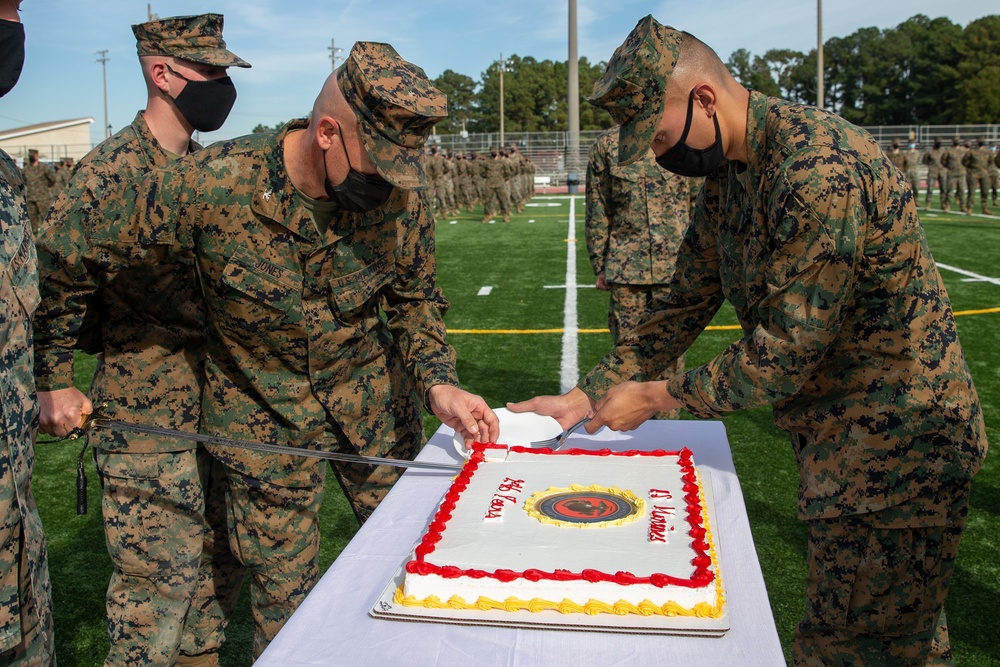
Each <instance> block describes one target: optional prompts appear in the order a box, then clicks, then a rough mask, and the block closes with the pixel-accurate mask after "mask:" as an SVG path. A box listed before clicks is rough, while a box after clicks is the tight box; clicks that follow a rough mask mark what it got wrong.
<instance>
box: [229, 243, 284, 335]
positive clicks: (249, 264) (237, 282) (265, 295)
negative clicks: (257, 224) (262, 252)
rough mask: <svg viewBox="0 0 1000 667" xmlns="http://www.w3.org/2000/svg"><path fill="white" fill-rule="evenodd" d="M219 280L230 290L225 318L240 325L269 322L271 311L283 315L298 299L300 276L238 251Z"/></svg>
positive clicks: (271, 316) (245, 252) (260, 258)
mask: <svg viewBox="0 0 1000 667" xmlns="http://www.w3.org/2000/svg"><path fill="white" fill-rule="evenodd" d="M221 280H222V283H223V284H224V285H226V286H227V287H230V288H232V290H233V292H231V293H230V295H229V300H230V301H231V302H232V304H231V307H232V310H227V314H229V315H231V316H233V317H240V318H242V319H243V321H244V322H253V321H257V320H259V319H261V318H265V319H271V318H273V317H274V315H275V311H277V312H280V313H287V312H288V311H289V310H290V309H291V308H292V307H293V306H295V304H296V303H298V301H299V299H301V292H302V276H300V275H298V274H296V273H293V272H291V271H288V270H287V269H283V268H281V267H279V266H277V265H275V264H272V263H271V262H269V261H268V260H266V259H264V258H262V257H259V256H257V255H255V254H253V253H251V252H249V251H247V250H245V249H242V248H241V249H240V250H238V251H237V252H236V254H234V255H233V256H232V257H231V258H230V260H229V263H228V264H227V265H226V268H225V269H223V271H222V276H221ZM227 308H230V305H229V304H227Z"/></svg>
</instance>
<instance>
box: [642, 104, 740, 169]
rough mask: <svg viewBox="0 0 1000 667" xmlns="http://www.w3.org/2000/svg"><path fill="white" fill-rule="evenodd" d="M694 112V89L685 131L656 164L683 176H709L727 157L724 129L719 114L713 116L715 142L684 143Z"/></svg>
mask: <svg viewBox="0 0 1000 667" xmlns="http://www.w3.org/2000/svg"><path fill="white" fill-rule="evenodd" d="M693 112H694V91H693V90H692V91H691V96H690V97H689V98H688V109H687V120H686V121H685V122H684V132H683V134H681V138H680V141H678V142H677V143H676V144H675V145H674V147H673V148H671V149H670V150H668V151H667V152H666V153H664V154H663V155H661V156H660V157H658V158H656V164H658V165H660V166H661V167H663V168H664V169H666V170H667V171H671V172H673V173H675V174H680V175H681V176H708V175H709V174H713V173H715V172H716V171H717V170H718V169H719V167H720V166H721V165H722V163H723V162H724V161H725V159H726V154H725V153H724V152H723V151H722V131H721V130H720V129H719V115H718V114H715V115H713V116H712V120H713V121H715V143H713V144H712V145H711V146H708V147H707V148H691V147H690V146H688V145H687V144H685V143H684V140H685V139H687V136H688V132H689V131H690V130H691V116H692V114H693Z"/></svg>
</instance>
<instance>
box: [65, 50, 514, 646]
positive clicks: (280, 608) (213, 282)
mask: <svg viewBox="0 0 1000 667" xmlns="http://www.w3.org/2000/svg"><path fill="white" fill-rule="evenodd" d="M445 109H446V101H445V97H444V96H443V95H442V94H441V93H440V92H439V91H437V90H436V89H434V88H433V87H432V86H431V84H430V82H429V81H428V80H427V78H426V76H425V75H424V73H423V71H422V70H421V69H419V68H418V67H416V66H414V65H412V64H410V63H407V62H406V61H403V60H402V59H401V58H400V57H399V55H398V54H397V53H396V52H395V50H393V49H392V47H390V46H389V45H387V44H377V43H372V42H359V43H358V44H356V45H355V46H354V48H353V49H352V51H351V53H350V56H349V57H348V59H347V60H346V61H345V63H344V64H343V65H341V66H340V67H339V68H338V70H337V71H336V72H335V73H334V74H333V75H331V76H330V77H329V78H328V79H327V82H326V84H325V85H324V87H323V91H322V92H321V93H320V96H319V98H318V99H317V101H316V103H315V105H314V108H313V113H312V115H311V117H310V120H309V121H306V120H293V121H291V122H289V123H288V124H286V125H285V126H284V127H283V128H282V129H281V130H280V131H278V132H277V133H274V134H255V135H250V136H246V137H241V138H238V139H234V140H232V141H228V142H225V143H220V144H215V145H214V146H211V147H209V148H206V149H204V150H202V151H200V152H198V153H197V154H195V155H192V156H188V157H185V158H182V159H180V160H177V161H175V162H174V163H172V164H170V165H168V166H166V167H162V168H159V169H156V170H154V171H153V172H151V173H150V174H149V175H148V176H147V177H146V178H144V179H143V181H142V182H141V183H139V184H137V186H136V187H135V188H134V189H132V190H131V191H130V192H129V193H127V194H126V195H125V196H124V197H122V198H120V201H119V204H120V206H119V208H116V209H114V210H109V211H108V212H107V218H108V219H109V220H112V221H114V223H113V224H109V225H108V226H106V227H102V228H100V229H93V228H86V227H83V228H81V227H78V226H77V227H71V228H69V229H67V230H66V232H65V234H66V236H67V238H69V239H71V240H72V243H74V244H75V245H76V250H75V252H73V253H65V254H63V258H64V259H63V267H62V268H60V269H59V270H58V271H57V273H56V274H54V275H55V276H56V277H58V275H73V276H79V278H78V279H77V282H76V290H75V293H72V294H71V293H70V292H69V291H67V292H65V293H64V298H63V300H62V304H61V305H62V312H63V313H64V315H63V318H62V319H63V320H64V326H66V327H67V328H70V329H72V327H74V326H76V325H78V322H79V321H80V319H81V306H83V305H85V300H86V296H87V294H88V293H89V292H91V291H92V290H93V289H94V288H95V287H96V284H95V282H96V281H95V280H94V276H93V274H92V272H88V271H87V267H88V266H89V265H91V264H96V265H97V266H99V267H100V268H102V269H104V270H107V271H111V270H115V269H117V268H119V267H127V266H134V265H142V264H146V263H154V264H155V263H163V262H168V261H171V260H175V259H177V258H180V257H183V256H184V255H185V253H194V261H195V265H196V268H197V271H198V274H199V276H200V279H201V281H200V282H201V288H202V290H203V292H204V298H205V303H206V307H207V312H208V314H209V324H208V327H207V329H206V349H207V358H206V373H205V375H206V388H205V392H204V393H203V401H202V422H201V430H202V431H205V432H207V433H211V434H216V435H225V436H228V437H235V438H241V439H247V440H256V441H264V442H273V443H278V444H281V445H286V446H292V447H302V448H309V449H327V450H337V451H347V452H352V453H357V452H361V453H363V454H367V455H373V456H393V457H396V458H412V456H413V455H414V454H415V453H416V452H417V450H418V449H419V447H420V446H421V444H422V442H423V425H422V412H421V409H422V407H423V406H427V407H428V408H429V409H431V410H432V411H433V412H434V413H435V414H436V415H437V416H438V417H439V418H440V419H441V420H442V421H443V422H444V423H446V424H449V425H451V426H454V427H456V429H457V430H459V431H460V432H461V433H462V434H463V437H464V438H465V439H466V441H467V442H468V441H471V439H472V438H474V437H483V438H489V439H491V440H494V439H495V438H496V437H498V435H499V433H498V421H497V419H496V415H495V414H493V413H492V411H490V410H489V408H488V407H487V406H486V404H485V402H484V401H483V400H482V399H481V398H479V397H477V396H473V395H471V394H469V393H468V392H463V391H462V390H460V389H458V381H457V377H456V373H455V354H454V350H453V349H452V348H451V347H450V346H449V345H448V344H447V343H446V341H445V327H444V323H443V315H444V312H445V311H446V310H447V305H448V304H447V301H446V300H445V299H444V297H443V296H442V294H441V292H440V290H439V289H438V288H437V287H436V285H435V275H436V263H435V258H434V223H433V218H432V216H431V213H430V209H429V204H428V202H427V200H426V199H425V197H424V196H423V192H422V190H420V188H421V186H422V185H423V184H424V178H423V172H422V169H421V162H422V159H421V155H420V150H421V147H422V145H423V142H424V140H425V139H426V137H427V135H428V134H429V132H430V129H431V127H432V126H433V124H434V123H436V122H437V121H439V120H441V119H442V118H443V117H444V116H445V113H446V111H445ZM369 165H370V166H369ZM362 170H363V171H362ZM373 172H374V173H373ZM338 174H340V175H338ZM331 179H335V180H331ZM418 401H419V402H418ZM421 403H422V405H421ZM484 429H485V430H484ZM212 452H213V454H214V455H215V456H216V458H217V459H218V460H219V461H221V462H222V463H223V464H224V465H225V466H226V472H227V482H228V494H227V513H228V522H229V538H230V544H231V548H232V549H233V552H234V553H235V554H237V556H238V557H239V558H240V560H241V562H242V563H243V564H244V565H245V566H246V567H247V570H248V573H249V574H250V575H251V581H250V583H251V588H250V592H251V608H252V609H251V611H252V615H253V621H254V654H255V655H259V654H260V653H261V652H262V651H263V650H264V648H265V647H266V646H267V644H268V643H269V642H270V641H271V639H273V637H274V636H275V634H277V632H278V630H279V629H280V628H281V626H282V625H283V624H284V622H285V621H286V620H287V619H288V617H289V616H290V615H291V613H292V612H293V611H294V610H295V608H296V607H297V606H298V605H299V604H300V603H301V602H302V600H303V599H304V598H305V596H306V594H307V593H308V592H309V590H310V589H311V588H312V586H313V584H314V583H315V581H316V579H317V577H318V575H319V571H318V562H317V555H318V550H319V536H320V532H319V527H318V525H317V512H318V510H319V507H320V505H321V503H322V498H323V484H324V477H325V472H326V467H325V464H320V463H317V462H316V460H315V459H310V458H306V457H297V456H288V455H274V454H268V453H260V452H255V451H251V450H246V449H236V448H229V447H213V448H212ZM334 470H335V472H336V473H337V477H338V481H339V482H340V483H341V485H342V486H343V487H344V490H345V492H346V493H347V495H348V498H349V500H350V502H351V504H352V506H353V507H354V510H355V512H356V513H357V514H358V515H359V517H360V518H364V517H366V516H367V515H369V514H370V513H371V512H372V511H373V510H374V509H375V507H376V505H377V504H378V502H379V501H380V500H381V499H382V498H383V497H384V496H385V494H386V493H387V492H388V490H389V488H390V487H391V485H392V484H393V483H394V482H395V480H396V479H397V478H398V476H399V469H397V468H390V467H386V466H380V467H372V466H362V465H354V464H344V463H338V464H335V466H334Z"/></svg>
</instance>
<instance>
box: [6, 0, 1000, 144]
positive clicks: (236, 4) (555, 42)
mask: <svg viewBox="0 0 1000 667" xmlns="http://www.w3.org/2000/svg"><path fill="white" fill-rule="evenodd" d="M147 4H151V5H152V11H153V12H154V13H155V14H158V15H159V16H161V17H166V16H178V15H185V14H200V13H204V12H217V13H221V14H224V15H225V18H226V22H225V38H226V41H227V43H228V46H229V48H230V49H231V50H232V51H234V52H235V53H237V54H238V55H240V56H241V57H243V58H244V59H246V60H248V61H250V63H252V64H253V68H252V69H248V70H242V69H237V68H233V69H232V70H231V71H230V74H231V75H232V76H233V79H234V81H235V83H236V87H237V90H238V92H239V98H238V99H237V101H236V106H235V108H234V109H233V113H232V114H231V115H230V117H229V120H228V122H227V123H226V125H225V126H223V128H222V129H220V130H219V131H217V132H212V133H208V134H204V135H202V136H201V140H202V142H203V143H209V142H212V141H217V140H220V139H227V138H230V137H233V136H239V135H241V134H246V133H248V132H250V131H251V130H252V129H253V127H254V126H256V125H257V124H259V123H263V124H266V125H274V124H276V123H279V122H283V121H285V120H287V119H289V118H292V117H296V116H304V115H305V114H306V113H307V112H308V110H309V109H310V108H311V106H312V101H313V99H314V97H315V96H316V93H317V92H318V91H319V88H320V86H321V85H322V83H323V80H324V79H325V77H326V76H327V75H328V74H329V72H330V70H331V63H330V51H329V47H330V41H331V39H334V40H335V41H336V45H337V47H338V48H343V49H344V54H345V55H346V53H347V52H348V51H349V49H350V46H351V45H352V44H353V43H354V42H355V41H358V40H371V41H384V42H389V43H391V44H392V45H393V46H395V47H396V50H397V51H399V53H400V54H401V55H402V56H403V57H404V58H406V59H407V60H410V61H411V62H414V63H416V64H417V65H420V66H421V67H423V68H424V70H426V72H427V74H428V75H429V76H430V77H431V78H434V77H436V76H438V75H440V74H441V73H442V72H443V71H444V70H446V69H451V70H454V71H456V72H460V73H462V74H466V75H468V76H470V77H472V78H473V79H476V80H478V79H479V78H480V76H481V74H482V72H483V71H485V70H486V69H487V68H488V67H489V66H490V64H491V63H492V62H494V61H496V60H497V59H498V58H499V57H500V54H501V53H503V54H504V55H510V54H517V55H518V56H522V57H524V56H533V57H535V58H536V59H538V60H545V59H551V60H566V59H567V55H568V45H567V35H568V26H567V23H568V2H567V1H566V0H503V1H502V2H482V1H481V0H478V1H477V0H417V1H409V2H404V1H400V0H380V1H374V0H341V1H340V2H330V1H329V0H325V1H323V2H320V1H319V0H296V1H295V2H288V1H287V0H284V1H279V0H214V1H213V2H204V1H200V2H195V1H193V0H154V1H153V2H152V3H147V2H143V1H140V0H24V2H23V4H22V5H21V18H22V21H23V22H24V24H25V28H26V31H27V46H26V48H27V55H26V62H25V67H24V72H23V74H22V75H21V80H20V82H19V83H18V85H17V87H16V88H15V89H14V90H13V91H12V92H11V93H9V94H8V95H7V96H6V97H4V98H3V99H0V129H9V128H13V127H19V126H22V125H30V124H33V123H40V122H47V121H54V120H66V119H70V118H82V117H87V116H90V117H93V118H94V120H95V122H94V124H93V125H92V126H91V128H92V129H91V138H92V140H93V141H94V142H95V143H96V142H97V141H99V140H100V139H101V128H102V126H103V125H104V97H103V92H102V72H101V70H102V67H101V65H100V64H99V63H98V62H97V55H96V51H98V50H104V49H106V50H107V51H108V54H107V56H108V58H109V61H108V62H107V80H108V120H109V124H110V125H111V126H112V127H113V128H114V130H115V131H117V130H118V129H119V128H121V127H122V126H124V125H126V124H128V123H130V122H131V121H132V118H133V117H134V116H135V113H136V111H138V110H139V109H141V108H143V107H144V105H145V99H146V96H145V88H144V86H143V84H142V80H141V76H140V73H139V66H138V63H137V60H136V55H135V39H134V37H133V35H132V30H131V28H130V26H131V24H133V23H141V22H143V21H145V20H147ZM290 8H294V11H291V10H290ZM650 13H651V14H653V15H654V16H655V17H656V18H657V19H658V20H659V21H661V22H662V23H666V24H669V25H673V26H674V27H676V28H678V29H683V30H687V31H689V32H691V33H692V34H694V35H697V36H698V37H699V38H701V39H702V40H703V41H705V42H706V43H707V44H709V45H710V46H712V47H713V48H715V50H716V51H717V52H718V53H719V55H720V56H721V57H722V58H723V59H724V60H725V59H727V58H728V57H729V55H730V54H731V53H732V52H733V51H734V50H736V49H739V48H746V49H749V50H750V51H751V52H752V53H754V54H757V55H760V54H763V53H764V52H765V51H767V50H768V49H771V48H791V49H796V50H799V51H808V50H810V49H812V48H815V46H816V2H815V1H814V0H752V1H751V0H716V1H715V2H712V3H708V2H690V1H688V2H677V1H676V0H673V1H666V0H659V1H652V2H650V1H647V2H641V1H638V0H577V16H578V42H579V55H580V56H586V57H587V58H588V59H589V60H590V61H591V62H597V61H602V60H607V59H608V58H609V57H610V56H611V53H612V52H613V51H614V49H615V47H617V46H618V45H619V44H620V43H621V42H622V41H623V40H624V38H625V36H626V35H627V34H628V32H629V31H630V30H631V29H632V27H634V25H635V23H636V22H637V21H638V20H639V19H640V18H642V17H643V16H645V15H646V14H650ZM995 13H1000V9H998V6H997V3H996V0H961V1H960V2H958V1H952V2H941V0H881V2H872V0H827V2H826V3H824V6H823V34H824V40H826V39H829V38H830V37H835V36H841V37H842V36H845V35H849V34H851V33H852V32H854V31H855V30H857V29H858V28H861V27H868V26H876V27H879V28H889V27H894V26H896V25H898V24H900V23H902V22H903V21H905V20H906V19H908V18H910V17H911V16H913V15H915V14H925V15H927V16H930V17H932V18H936V17H939V16H945V17H947V18H949V19H951V20H952V21H953V22H955V23H958V24H959V25H962V26H965V25H967V24H968V23H969V22H970V21H972V20H975V19H977V18H980V17H983V16H986V15H989V14H995ZM887 65H889V64H888V63H887Z"/></svg>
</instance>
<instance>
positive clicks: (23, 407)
mask: <svg viewBox="0 0 1000 667" xmlns="http://www.w3.org/2000/svg"><path fill="white" fill-rule="evenodd" d="M19 5H20V0H0V54H2V57H0V97H4V96H5V95H6V94H7V93H9V92H10V91H11V90H12V89H13V88H14V86H15V84H16V83H17V80H18V78H20V76H21V69H22V66H23V65H24V27H23V26H22V25H21V18H20V16H19V15H18V6H19ZM37 306H38V269H37V262H36V253H35V243H34V236H33V234H32V225H31V222H30V219H29V217H28V200H27V193H26V191H25V184H24V180H23V178H22V176H21V172H20V170H19V169H18V168H17V166H16V165H15V163H14V161H13V159H11V157H10V156H9V155H7V153H5V152H4V151H2V150H0V664H4V665H12V664H19V665H43V666H47V665H54V664H55V644H54V636H53V625H52V585H51V582H50V580H49V566H48V556H47V554H46V549H45V535H44V533H43V531H42V522H41V519H40V518H39V516H38V508H37V506H36V505H35V499H34V496H33V495H32V489H31V482H32V479H31V477H32V473H33V471H34V466H35V452H34V443H35V435H36V429H37V427H38V411H39V410H38V402H37V401H36V399H35V379H34V375H33V373H32V366H33V363H34V362H33V349H32V324H31V319H32V317H33V315H34V313H35V309H36V307H37Z"/></svg>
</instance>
